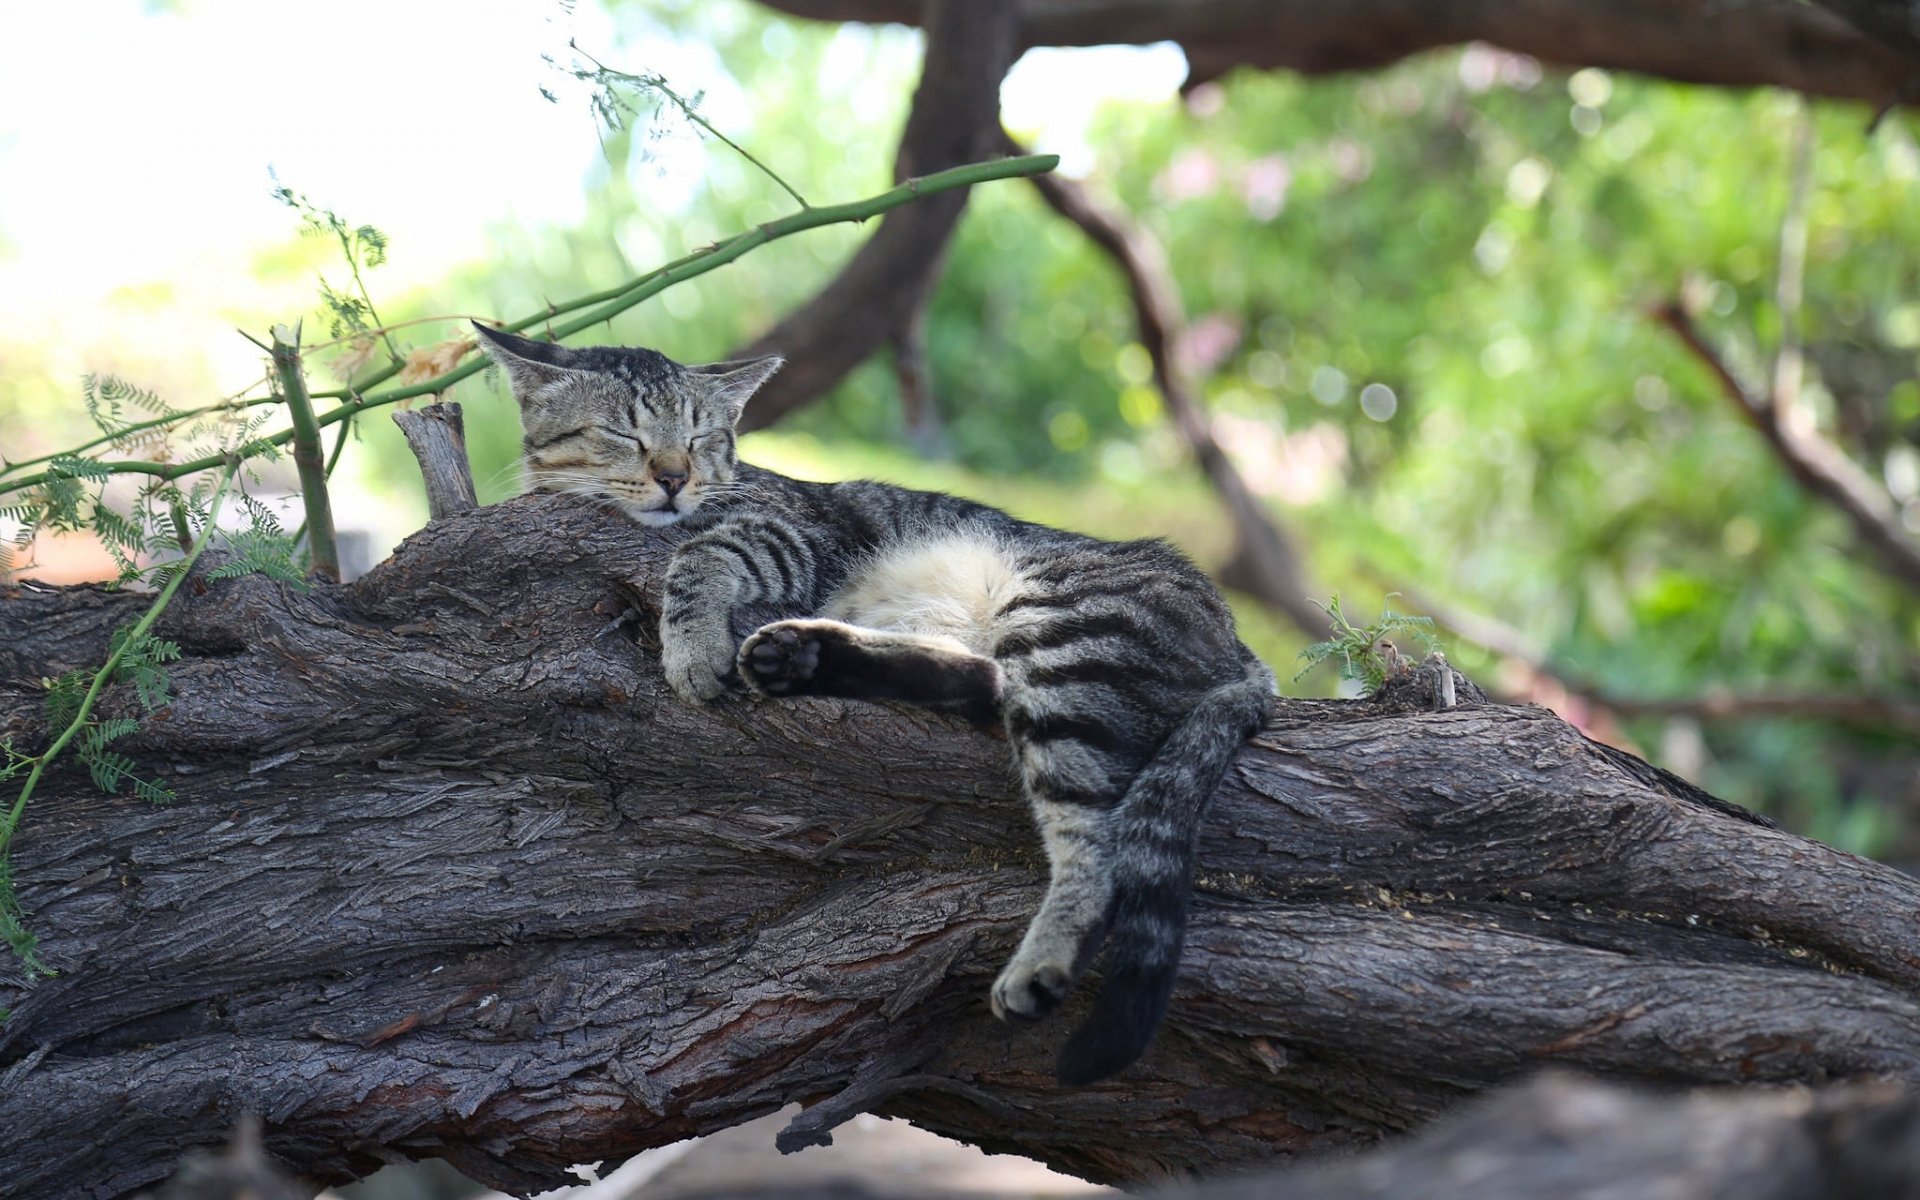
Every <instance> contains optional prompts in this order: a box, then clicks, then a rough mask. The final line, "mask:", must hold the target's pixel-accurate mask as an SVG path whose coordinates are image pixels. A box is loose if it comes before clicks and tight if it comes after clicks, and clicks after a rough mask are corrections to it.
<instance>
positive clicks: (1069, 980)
mask: <svg viewBox="0 0 1920 1200" xmlns="http://www.w3.org/2000/svg"><path fill="white" fill-rule="evenodd" d="M1072 988H1073V974H1072V972H1070V971H1068V970H1067V968H1066V967H1064V966H1062V965H1061V964H1059V963H1055V962H1043V963H1039V964H1037V965H1034V966H1030V967H1029V966H1026V965H1024V964H1022V963H1021V961H1020V960H1019V959H1018V958H1016V959H1014V961H1012V962H1010V963H1008V964H1007V969H1006V970H1004V971H1002V972H1000V978H998V979H996V980H994V983H993V992H992V994H991V995H990V996H989V997H988V999H989V1002H990V1003H991V1004H992V1006H993V1015H994V1016H996V1017H999V1018H1000V1019H1001V1020H1002V1021H1038V1020H1039V1019H1040V1018H1042V1017H1044V1016H1047V1015H1048V1014H1049V1013H1051V1012H1053V1010H1054V1009H1056V1008H1059V1007H1060V1002H1061V1001H1062V1000H1065V999H1066V998H1067V993H1068V992H1069V991H1071V990H1072Z"/></svg>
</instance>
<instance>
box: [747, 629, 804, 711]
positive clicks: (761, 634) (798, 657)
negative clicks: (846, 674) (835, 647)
mask: <svg viewBox="0 0 1920 1200" xmlns="http://www.w3.org/2000/svg"><path fill="white" fill-rule="evenodd" d="M739 667H740V678H741V680H742V681H744V682H745V683H746V685H747V686H748V687H749V688H751V689H753V690H754V691H756V692H758V693H760V694H761V695H766V696H785V695H792V694H793V693H794V692H797V691H804V690H805V684H806V683H807V681H808V680H810V679H812V678H813V676H814V672H816V671H818V670H819V669H820V638H819V636H818V635H817V633H815V632H814V631H812V630H809V629H808V628H807V623H805V622H801V621H776V622H774V623H773V624H771V625H762V626H761V627H760V628H759V629H757V630H755V631H754V633H753V635H752V636H751V637H749V638H747V640H746V641H745V642H743V643H741V645H740V661H739Z"/></svg>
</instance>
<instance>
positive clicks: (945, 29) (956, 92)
mask: <svg viewBox="0 0 1920 1200" xmlns="http://www.w3.org/2000/svg"><path fill="white" fill-rule="evenodd" d="M926 21H927V38H926V44H927V48H926V56H925V65H924V66H923V67H922V68H921V74H920V85H919V87H918V88H916V89H915V90H914V94H913V106H912V108H911V110H910V111H909V112H908V114H907V124H906V128H905V130H903V131H902V133H901V135H900V149H899V152H898V154H897V156H896V159H895V163H894V170H895V174H896V177H900V178H904V177H906V176H909V175H914V174H924V173H926V172H929V171H937V170H939V169H941V168H942V167H946V166H949V165H953V164H957V163H964V162H972V161H974V160H976V159H979V158H982V157H984V156H986V155H988V154H991V153H994V146H995V131H997V130H998V129H999V128H1000V117H999V113H1000V81H1001V79H1002V78H1004V77H1005V75H1006V73H1007V68H1009V67H1011V66H1012V65H1013V60H1014V58H1015V57H1017V50H1016V49H1015V45H1014V31H1015V29H1016V27H1017V26H1018V24H1019V5H1018V3H1017V0H931V2H930V5H929V7H928V9H927V17H926ZM965 206H966V193H964V192H958V193H953V194H950V195H944V196H937V197H933V198H931V199H927V200H923V201H921V202H920V203H918V204H915V205H913V206H911V207H910V208H906V209H902V210H900V211H899V212H895V213H893V214H890V215H889V216H888V217H887V218H886V219H885V220H884V221H882V222H881V223H880V228H879V229H878V230H876V231H875V233H874V235H873V237H872V238H870V239H869V240H868V241H867V242H866V244H865V245H863V246H861V247H860V249H859V250H858V251H856V252H855V253H854V255H853V257H852V258H851V259H850V260H848V262H847V265H846V266H845V267H844V268H842V270H841V272H840V274H839V275H837V276H836V277H835V278H834V279H833V280H832V282H830V283H828V284H827V286H826V287H825V288H823V289H822V290H821V291H820V292H819V293H818V294H817V295H815V296H814V297H813V298H812V299H810V300H808V301H806V302H805V303H803V304H801V305H800V306H798V307H797V308H795V309H794V311H793V312H792V313H790V314H789V315H788V316H787V317H786V318H784V319H783V320H782V321H780V323H779V324H777V325H775V326H774V327H773V328H772V329H769V330H768V331H767V332H766V333H764V334H762V335H761V336H760V337H758V338H755V339H754V340H753V341H752V342H751V343H749V344H747V345H746V346H743V347H741V348H740V349H739V350H737V351H735V352H734V354H733V355H732V357H735V358H753V357H758V356H760V355H765V354H779V355H782V356H784V357H785V358H786V360H787V364H786V366H785V367H784V368H782V369H781V371H780V373H779V374H778V375H775V376H774V377H773V378H772V379H771V380H769V381H768V383H767V384H766V386H765V387H763V388H761V389H760V391H759V392H758V393H757V394H756V395H755V396H754V399H753V403H752V404H751V405H750V406H748V408H747V411H746V414H745V418H744V421H745V424H743V425H742V429H743V430H745V429H759V428H764V427H765V426H767V425H769V424H772V423H773V422H774V421H777V420H778V419H779V418H780V417H782V416H784V415H785V414H786V413H788V412H790V411H792V410H793V409H795V408H798V407H799V406H801V405H802V404H805V403H806V402H807V401H809V400H812V399H813V398H814V397H816V396H819V395H820V394H821V393H823V392H825V391H827V390H828V389H829V388H831V387H833V385H834V384H836V383H838V382H839V381H840V380H841V379H843V378H844V377H845V376H846V374H847V372H849V371H851V370H853V368H854V367H856V366H858V365H860V363H861V362H863V361H864V360H865V359H866V358H867V357H868V356H869V355H871V354H872V353H873V352H874V351H875V350H877V349H879V348H880V347H881V346H883V345H885V344H886V343H887V341H888V339H889V338H890V337H891V336H892V334H893V332H894V331H895V330H896V329H897V328H898V327H899V325H900V322H901V319H902V317H903V316H904V315H905V314H908V313H911V312H912V311H913V305H914V302H915V299H916V298H917V297H918V296H920V295H921V294H923V293H924V292H925V291H926V290H927V289H928V288H929V287H930V286H931V282H932V280H933V278H934V277H935V274H936V273H937V269H938V266H939V264H940V262H941V260H942V257H943V255H944V252H945V250H946V245H947V239H948V238H949V237H950V236H951V235H952V233H953V228H954V226H955V225H957V224H958V223H959V221H960V213H961V210H962V209H963V208H965Z"/></svg>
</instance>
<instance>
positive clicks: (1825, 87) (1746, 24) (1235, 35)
mask: <svg viewBox="0 0 1920 1200" xmlns="http://www.w3.org/2000/svg"><path fill="white" fill-rule="evenodd" d="M927 2H928V0H761V3H762V4H764V5H766V6H767V7H768V8H773V9H778V10H779V11H781V12H785V13H789V14H792V15H794V16H799V17H812V18H815V19H818V20H823V21H872V22H892V23H897V24H902V25H919V24H922V23H923V22H924V20H925V13H926V11H927ZM1821 2H1822V3H1823V4H1824V8H1816V7H1814V6H1812V5H1809V4H1804V3H1801V2H1800V0H1741V2H1740V3H1737V4H1728V3H1724V2H1723V0H1525V2H1524V3H1485V2H1483V0H1342V3H1339V4H1329V3H1326V0H1030V2H1029V3H1027V4H1026V5H1025V6H1024V7H1023V8H1022V10H1021V20H1020V30H1019V38H1020V45H1021V47H1022V48H1023V49H1024V48H1026V47H1029V46H1098V45H1106V44H1110V43H1134V44H1140V45H1145V44H1147V43H1150V42H1164V41H1172V42H1178V43H1179V44H1180V47H1181V49H1182V50H1183V51H1185V53H1186V56H1187V68H1188V75H1187V82H1186V86H1187V87H1194V86H1196V85H1198V84H1202V83H1206V82H1208V81H1210V80H1213V79H1217V78H1219V77H1220V76H1222V75H1224V74H1226V73H1227V72H1228V71H1230V70H1232V69H1233V68H1235V67H1242V66H1245V67H1254V68H1256V69H1261V70H1266V69H1272V68H1283V69H1286V70H1292V71H1299V72H1301V73H1302V74H1307V75H1325V74H1331V73H1334V72H1339V71H1360V70H1370V69H1373V68H1377V67H1384V66H1387V65H1389V64H1391V63H1395V62H1398V61H1400V60H1401V59H1403V58H1406V57H1407V56H1408V55H1412V54H1417V53H1419V52H1421V51H1423V50H1431V49H1434V48H1436V47H1440V46H1455V45H1459V44H1461V43H1463V42H1474V41H1480V42H1487V43H1489V44H1491V45H1495V46H1500V47H1502V48H1504V49H1507V50H1512V51H1515V52H1517V53H1520V54H1530V55H1532V56H1534V57H1535V58H1539V59H1542V60H1544V61H1546V62H1550V63H1555V64H1558V65H1561V66H1568V67H1609V68H1614V69H1618V70H1625V71H1637V72H1640V73H1643V74H1647V75H1656V76H1660V77H1662V78H1666V79H1674V80H1679V81H1681V82H1685V83H1706V84H1715V85H1718V86H1723V87H1760V86H1774V87H1784V88H1792V89H1793V90H1795V91H1801V92H1806V93H1808V94H1809V95H1814V96H1833V97H1838V98H1843V99H1852V100H1865V101H1867V102H1869V103H1872V104H1886V103H1889V102H1892V101H1894V100H1895V99H1896V98H1897V99H1901V100H1911V99H1912V98H1913V97H1912V96H1911V95H1909V94H1906V93H1907V89H1908V88H1909V85H1910V84H1911V82H1912V80H1913V78H1914V75H1915V66H1916V61H1917V60H1916V59H1915V58H1913V57H1911V55H1913V54H1914V53H1915V52H1916V51H1920V39H1917V38H1916V36H1915V29H1916V28H1920V27H1916V26H1915V25H1914V24H1912V21H1911V13H1912V11H1913V6H1912V4H1911V3H1910V0H1821ZM1827 10H1831V11H1827ZM1895 10H1899V11H1895ZM1836 14H1844V15H1845V19H1843V17H1842V16H1840V15H1836Z"/></svg>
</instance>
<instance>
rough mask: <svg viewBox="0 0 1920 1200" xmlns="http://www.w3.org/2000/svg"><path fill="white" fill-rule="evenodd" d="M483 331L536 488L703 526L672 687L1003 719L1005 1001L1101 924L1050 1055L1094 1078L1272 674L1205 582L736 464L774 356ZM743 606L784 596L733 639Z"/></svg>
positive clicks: (674, 579) (974, 518) (1086, 543)
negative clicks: (1021, 916) (1010, 896)
mask: <svg viewBox="0 0 1920 1200" xmlns="http://www.w3.org/2000/svg"><path fill="white" fill-rule="evenodd" d="M483 332H484V333H486V335H487V336H486V339H485V340H486V344H487V348H488V352H489V353H490V354H492V355H493V357H494V358H495V360H496V361H498V362H500V363H501V364H502V365H503V366H504V367H505V368H506V370H507V371H508V373H509V375H510V376H511V378H512V381H513V386H514V391H515V393H516V395H517V396H519V398H520V402H521V409H522V419H523V424H524V426H525V432H526V439H525V450H526V467H527V473H528V478H529V482H530V483H531V484H532V486H534V487H536V488H542V489H546V490H554V491H570V492H578V493H582V494H588V495H594V496H598V497H602V498H605V499H608V500H611V501H613V502H614V503H616V504H618V505H620V506H621V507H622V508H624V509H625V510H626V511H627V512H629V513H630V514H632V515H633V516H635V517H636V519H639V520H642V521H645V522H647V523H650V524H664V523H668V522H673V521H679V522H682V523H684V524H686V525H687V526H688V527H690V528H691V529H693V530H694V531H695V532H694V533H693V536H691V537H689V538H688V539H687V540H686V541H685V542H683V543H682V544H681V545H680V547H679V548H678V549H677V550H676V551H675V553H674V557H673V560H672V562H671V564H670V565H669V567H668V570H667V576H666V580H665V586H664V602H663V606H662V613H661V621H660V625H661V644H662V654H663V658H664V662H665V668H666V674H667V681H668V683H669V684H670V685H671V686H672V688H673V690H674V691H675V692H676V693H677V694H679V695H680V696H681V697H682V698H684V699H686V700H688V701H692V702H695V703H700V702H705V701H709V700H712V699H714V698H716V697H718V696H720V695H721V694H722V693H723V692H725V691H727V690H728V689H729V688H730V687H744V688H746V689H749V690H751V691H753V692H754V693H756V694H758V695H761V696H766V697H773V696H798V695H831V696H847V697H854V698H859V699H897V700H907V701H911V702H914V703H918V704H924V705H927V706H930V707H934V708H938V709H943V710H946V711H951V712H957V713H961V714H963V715H966V716H969V717H971V718H972V719H974V720H977V721H982V722H991V723H995V724H999V725H1002V726H1003V727H1004V728H1005V730H1006V733H1007V737H1008V740H1009V741H1010V743H1011V744H1012V748H1013V758H1014V765H1015V767H1016V769H1017V770H1018V772H1019V774H1020V778H1021V782H1022V785H1023V787H1024V790H1025V792H1026V795H1027V799H1028V803H1029V805H1030V807H1031V810H1032V812H1033V815H1034V819H1035V823H1036V824H1037V825H1038V827H1039V831H1040V835H1041V840H1042V843H1043V845H1044V847H1045V849H1046V853H1047V859H1048V862H1049V866H1050V879H1049V885H1048V889H1047V894H1046V896H1045V898H1044V899H1043V900H1042V902H1041V906H1040V911H1039V912H1038V913H1037V914H1036V915H1035V917H1034V919H1033V921H1032V923H1031V924H1030V925H1029V926H1028V928H1027V932H1026V935H1025V937H1024V938H1023V939H1022V940H1021V943H1020V947H1019V949H1018V950H1016V951H1015V953H1014V955H1013V958H1012V960H1011V961H1010V962H1008V964H1007V966H1006V968H1005V970H1003V971H1002V972H1001V974H1000V977H999V978H998V980H996V981H995V983H994V985H993V988H992V991H991V994H990V997H989V999H990V1002H991V1005H992V1008H993V1011H994V1013H995V1014H996V1015H998V1016H1000V1017H1001V1018H1002V1019H1008V1020H1013V1019H1037V1018H1039V1017H1042V1016H1045V1015H1047V1014H1048V1013H1050V1012H1052V1011H1053V1010H1054V1009H1055V1008H1056V1007H1058V1005H1059V1004H1060V1002H1061V1000H1062V999H1064V998H1065V996H1066V995H1067V993H1068V992H1069V991H1070V990H1071V989H1072V987H1073V985H1074V983H1075V981H1076V980H1077V979H1078V978H1079V977H1080V975H1081V973H1082V972H1083V971H1084V970H1085V969H1086V968H1087V967H1088V965H1089V964H1090V963H1091V962H1092V960H1093V959H1094V957H1095V955H1096V954H1097V953H1098V952H1099V951H1100V949H1101V947H1102V946H1103V945H1104V946H1106V947H1107V948H1108V953H1107V966H1106V984H1105V987H1104V988H1103V989H1102V990H1101V993H1100V995H1099V997H1098V999H1097V1000H1096V1002H1095V1007H1094V1012H1093V1015H1092V1017H1090V1018H1089V1019H1088V1021H1087V1022H1086V1023H1085V1024H1084V1025H1083V1026H1082V1027H1081V1028H1080V1029H1078V1030H1077V1031H1075V1032H1074V1033H1073V1035H1072V1036H1071V1037H1070V1038H1069V1039H1068V1041H1067V1043H1066V1046H1065V1048H1064V1049H1063V1050H1062V1051H1061V1055H1060V1059H1059V1063H1058V1066H1057V1071H1058V1074H1059V1077H1060V1079H1061V1080H1062V1081H1063V1082H1067V1083H1088V1082H1092V1081H1093V1080H1096V1079H1101V1078H1104V1077H1106V1076H1108V1075H1111V1074H1113V1073H1114V1072H1116V1071H1119V1070H1121V1069H1122V1068H1124V1067H1125V1066H1126V1065H1127V1064H1129V1063H1131V1062H1132V1061H1133V1060H1134V1059H1135V1058H1136V1057H1138V1056H1139V1054H1140V1053H1141V1051H1143V1050H1144V1049H1145V1048H1146V1046H1147V1043H1148V1042H1149V1041H1150V1040H1151V1038H1152V1037H1153V1033H1154V1030H1155V1029H1156V1028H1158V1026H1159V1024H1160V1021H1161V1019H1162V1018H1163V1017H1164V1016H1165V1015H1166V1010H1167V1006H1168V1003H1169V1000H1170V998H1171V995H1172V990H1173V983H1174V978H1175V975H1176V971H1177V968H1178V965H1179V958H1180V949H1181V945H1182V942H1183V940H1184V938H1185V929H1186V910H1187V900H1188V893H1189V891H1190V889H1191V881H1192V876H1193V856H1194V844H1195V839H1196V837H1197V833H1198V829H1199V824H1200V820H1201V817H1202V816H1203V814H1204V812H1205V810H1206V806H1207V804H1208V801H1209V800H1210V798H1211V796H1212V794H1213V791H1214V789H1215V788H1216V787H1217V786H1218V784H1219V782H1220V779H1221V778H1222V776H1223V775H1224V774H1225V772H1226V770H1227V767H1228V765H1229V763H1230V762H1231V761H1232V759H1233V756H1234V754H1235V752H1236V751H1237V750H1238V748H1239V746H1240V744H1241V743H1242V742H1243V741H1245V739H1246V738H1247V737H1248V736H1249V735H1250V734H1251V733H1253V731H1254V730H1256V729H1257V728H1259V726H1260V723H1261V722H1262V720H1263V719H1264V717H1265V714H1266V711H1267V704H1268V699H1269V697H1270V695H1271V693H1272V691H1273V676H1272V673H1271V672H1270V671H1268V670H1267V668H1266V666H1265V665H1264V664H1262V663H1261V662H1260V661H1259V660H1258V659H1257V658H1255V657H1254V656H1253V654H1252V653H1251V652H1250V651H1248V650H1247V648H1246V647H1245V646H1243V645H1241V644H1240V642H1239V640H1238V639H1237V638H1236V637H1235V635H1234V627H1233V617H1232V614H1231V613H1230V612H1229V610H1228V609H1227V606H1226V603H1225V601H1223V600H1222V599H1221V597H1220V594H1219V592H1218V591H1217V590H1215V588H1214V587H1213V585H1212V584H1211V583H1210V582H1209V581H1208V580H1207V579H1206V577H1205V576H1203V575H1202V574H1201V573H1200V572H1199V571H1198V570H1197V569H1196V568H1195V567H1194V566H1193V564H1192V563H1190V562H1188V561H1187V560H1186V558H1184V557H1183V556H1182V555H1181V554H1180V553H1179V552H1178V551H1176V550H1174V549H1173V548H1172V547H1170V546H1168V545H1166V544H1165V543H1163V542H1158V541H1134V542H1105V541H1100V540H1098V539H1095V538H1090V537H1086V536H1083V535H1081V534H1075V533H1069V532H1065V531H1063V530H1058V529H1051V528H1048V527H1046V526H1041V525H1034V524H1031V523H1029V522H1025V521H1019V520H1015V519H1014V518H1012V517H1010V516H1008V515H1006V514H1005V513H1002V512H999V511H998V510H996V509H992V508H988V507H986V506H984V505H980V504H975V503H973V502H971V501H968V500H962V499H959V498H957V497H954V496H947V495H941V494H939V493H933V492H918V491H911V490H908V489H905V488H898V487H892V486H889V485H886V484H880V483H865V482H860V483H841V484H821V483H806V482H802V481H799V480H794V479H788V478H786V477H784V476H781V475H776V474H774V473H772V472H770V471H763V470H760V469H758V468H756V467H752V466H749V465H745V464H742V463H740V462H739V461H738V460H737V458H736V456H735V452H734V440H733V424H734V421H735V420H736V419H737V418H738V416H739V412H740V409H741V406H742V405H743V404H744V403H745V401H746V398H747V396H748V395H750V394H751V393H752V391H753V389H754V388H756V387H758V386H759V384H760V383H761V382H762V381H764V380H765V378H766V377H767V376H768V375H770V374H771V373H772V371H773V369H774V368H775V367H777V366H778V360H768V359H762V360H757V361H755V362H751V363H729V364H716V365H715V366H712V367H682V366H679V365H678V364H675V363H674V362H672V360H670V359H667V358H665V357H663V356H661V355H659V354H656V353H654V352H653V351H649V350H621V349H612V348H600V349H592V350H568V349H564V348H560V347H555V346H551V345H548V344H546V343H539V342H528V341H526V340H524V339H520V338H514V337H510V336H508V335H502V334H498V333H492V332H490V331H484V330H483ZM680 471H684V473H685V474H684V478H681V479H678V480H676V479H674V478H673V475H674V473H675V472H680ZM663 475H664V476H666V478H665V479H663V478H662V476H663ZM743 605H759V606H772V607H774V608H776V609H779V610H784V611H787V612H790V613H792V614H794V616H793V617H792V618H791V619H788V620H781V621H775V622H772V623H770V624H767V625H765V626H762V627H761V628H760V629H759V630H757V631H756V632H754V633H753V634H752V635H751V636H750V637H748V638H747V639H746V640H745V642H744V643H742V644H736V639H735V638H734V636H733V632H732V623H731V619H732V616H733V614H734V612H735V611H736V610H737V609H739V608H740V607H741V606H743Z"/></svg>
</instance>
